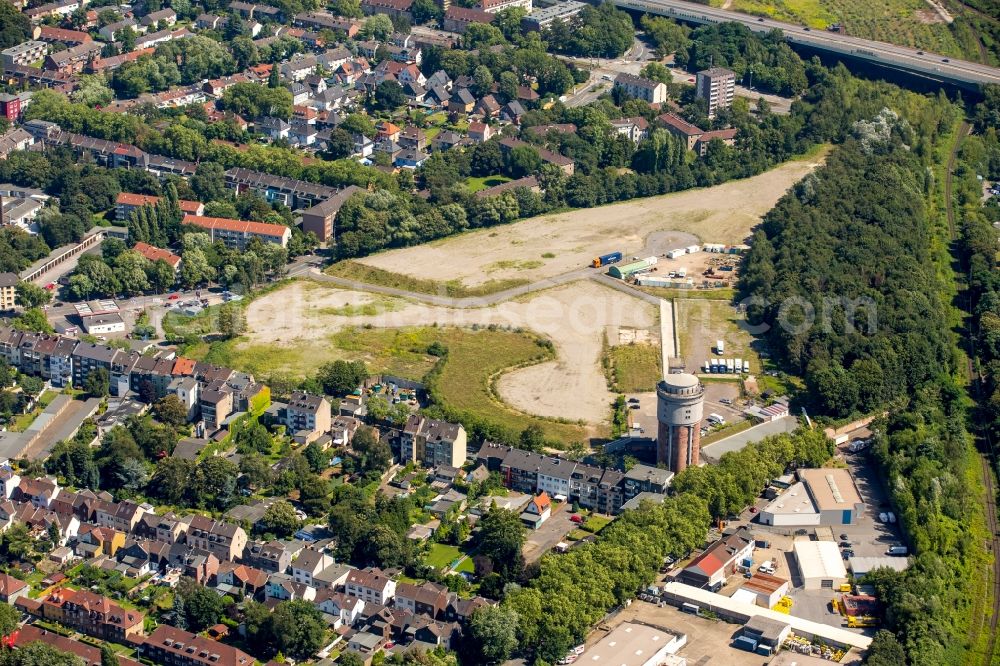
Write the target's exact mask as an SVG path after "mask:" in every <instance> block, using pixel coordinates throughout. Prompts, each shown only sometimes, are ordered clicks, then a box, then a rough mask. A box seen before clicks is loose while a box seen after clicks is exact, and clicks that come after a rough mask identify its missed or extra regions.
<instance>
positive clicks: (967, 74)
mask: <svg viewBox="0 0 1000 666" xmlns="http://www.w3.org/2000/svg"><path fill="white" fill-rule="evenodd" d="M614 4H615V5H617V6H618V7H620V8H622V9H631V10H633V11H641V12H649V13H651V14H659V15H661V16H667V17H670V18H674V19H678V20H682V21H686V22H689V23H699V24H717V23H726V22H735V23H742V24H743V25H745V26H747V27H748V28H750V29H751V30H752V31H754V32H756V33H766V32H770V31H771V30H780V31H781V32H782V33H783V34H784V35H785V39H786V40H787V41H788V42H789V43H791V44H799V45H802V46H807V47H809V48H812V49H816V50H821V51H826V52H829V53H832V54H839V55H848V56H851V57H854V58H858V59H861V60H866V61H868V62H871V63H874V64H877V65H882V66H885V67H889V68H891V69H897V70H903V71H907V72H911V73H915V74H919V75H921V76H927V77H929V78H932V79H934V80H938V81H948V82H952V83H956V84H959V85H964V86H966V87H978V86H981V85H983V84H987V83H993V84H1000V69H998V68H996V67H990V66H988V65H981V64H979V63H974V62H969V61H967V60H959V59H957V58H947V57H945V56H942V55H940V54H936V53H931V52H924V51H921V50H918V49H911V48H907V47H905V46H896V45H895V44H888V43H886V42H877V41H874V40H870V39H861V38H859V37H852V36H850V35H846V34H842V33H837V32H829V31H826V30H811V29H810V28H808V27H805V26H801V25H795V24H792V23H785V22H783V21H775V20H774V19H770V18H766V17H756V16H750V15H748V14H741V13H739V12H734V11H727V10H724V9H715V8H712V7H708V6H707V5H702V4H695V3H692V2H685V1H684V0H614Z"/></svg>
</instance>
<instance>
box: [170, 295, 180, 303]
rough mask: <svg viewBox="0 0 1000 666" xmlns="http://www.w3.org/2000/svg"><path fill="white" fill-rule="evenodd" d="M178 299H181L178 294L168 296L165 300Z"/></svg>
mask: <svg viewBox="0 0 1000 666" xmlns="http://www.w3.org/2000/svg"><path fill="white" fill-rule="evenodd" d="M180 297H181V295H180V294H170V295H169V296H167V300H168V301H176V300H177V299H178V298H180Z"/></svg>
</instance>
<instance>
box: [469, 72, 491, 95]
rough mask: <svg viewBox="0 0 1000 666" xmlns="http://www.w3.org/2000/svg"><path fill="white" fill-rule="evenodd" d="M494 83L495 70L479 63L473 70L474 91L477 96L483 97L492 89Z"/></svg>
mask: <svg viewBox="0 0 1000 666" xmlns="http://www.w3.org/2000/svg"><path fill="white" fill-rule="evenodd" d="M492 85H493V72H491V71H490V68H489V67H486V66H485V65H479V66H478V67H476V69H475V70H473V72H472V92H473V93H474V94H475V95H476V97H482V96H483V95H485V94H486V93H488V92H489V91H490V87H491V86H492Z"/></svg>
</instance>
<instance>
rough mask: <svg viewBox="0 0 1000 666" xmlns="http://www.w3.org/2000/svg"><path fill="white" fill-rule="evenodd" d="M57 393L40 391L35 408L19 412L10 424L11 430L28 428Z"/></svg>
mask: <svg viewBox="0 0 1000 666" xmlns="http://www.w3.org/2000/svg"><path fill="white" fill-rule="evenodd" d="M57 395H59V394H58V393H57V392H56V391H42V394H41V395H40V396H38V400H37V401H36V402H35V408H34V409H32V410H31V411H30V412H28V413H27V414H21V415H19V416H18V417H17V418H15V419H14V423H12V424H11V426H10V431H11V432H24V431H25V430H27V429H28V426H30V425H31V424H32V423H34V422H35V419H37V418H38V415H39V414H41V413H42V410H44V409H45V408H46V407H48V406H49V405H51V404H52V401H53V400H55V399H56V396H57Z"/></svg>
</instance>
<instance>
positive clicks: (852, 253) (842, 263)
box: [678, 84, 996, 665]
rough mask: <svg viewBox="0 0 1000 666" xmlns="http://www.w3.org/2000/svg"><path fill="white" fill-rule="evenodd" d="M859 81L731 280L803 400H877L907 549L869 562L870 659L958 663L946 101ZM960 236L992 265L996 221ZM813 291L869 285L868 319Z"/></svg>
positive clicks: (959, 416)
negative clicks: (833, 132) (874, 599)
mask: <svg viewBox="0 0 1000 666" xmlns="http://www.w3.org/2000/svg"><path fill="white" fill-rule="evenodd" d="M858 92H862V93H863V94H862V95H860V96H858V97H854V98H853V99H852V98H851V97H848V96H842V97H840V99H841V100H842V102H843V103H844V104H847V105H855V106H867V107H868V108H869V109H870V110H871V115H870V116H869V120H866V121H862V122H855V123H853V124H852V127H851V129H850V136H849V138H848V139H847V140H846V141H845V142H844V144H843V145H842V146H839V147H838V148H836V149H835V150H834V152H833V153H832V154H831V155H830V157H829V158H828V160H827V164H826V166H825V167H823V168H822V169H820V170H819V171H818V172H816V174H815V175H814V176H812V177H809V178H806V179H805V180H804V181H803V182H802V183H800V184H799V185H798V186H797V187H796V188H794V190H793V191H792V192H791V193H789V194H788V195H787V196H786V197H785V198H784V199H782V201H781V202H779V204H778V205H777V206H776V207H775V209H774V210H773V211H772V212H771V213H770V214H768V216H767V217H766V218H765V221H764V224H763V228H762V230H761V231H760V232H758V234H757V235H756V236H755V239H754V243H753V249H752V251H751V254H750V257H749V259H748V263H747V266H746V271H745V276H744V280H743V283H742V287H743V290H744V293H745V295H747V296H749V297H751V298H753V299H756V300H757V303H756V304H754V305H752V306H751V308H750V309H751V315H752V316H753V317H754V318H755V320H756V321H763V320H767V323H768V324H769V325H771V326H772V328H771V330H770V331H768V333H767V338H768V341H769V342H770V345H771V348H772V350H773V351H774V352H775V353H776V355H777V356H778V357H779V358H780V360H781V361H782V362H783V363H785V364H786V366H787V367H790V368H792V369H793V370H794V371H795V372H797V373H801V374H802V375H803V376H804V378H805V381H806V385H807V389H808V395H807V399H808V400H810V401H811V402H812V403H813V404H814V413H815V412H817V411H818V412H821V413H827V414H836V415H847V414H851V413H857V412H859V411H868V412H871V411H878V410H883V409H885V410H887V412H888V414H889V416H888V417H886V418H884V419H881V420H879V421H876V422H875V423H874V424H873V427H874V432H875V445H874V447H873V449H872V450H873V455H874V458H875V460H876V461H877V462H878V464H879V469H880V471H881V473H882V474H883V475H884V477H885V484H886V487H887V488H888V489H889V491H890V493H891V499H892V504H893V506H894V510H895V511H896V512H897V514H898V515H899V516H900V519H901V522H902V525H903V527H904V530H905V533H906V535H907V539H908V541H909V545H910V546H911V548H912V551H913V553H914V555H915V557H914V559H913V560H912V563H911V566H910V567H909V568H908V569H907V570H906V571H905V572H903V573H899V574H897V573H894V572H889V571H885V570H880V571H877V572H875V573H874V574H873V575H871V576H870V577H869V579H870V581H871V582H872V583H874V584H875V585H876V587H877V589H878V592H879V596H880V598H881V599H882V600H883V601H884V602H885V604H886V631H884V632H880V633H879V635H878V636H877V640H876V641H875V642H873V644H872V648H871V650H870V651H869V656H868V658H869V663H873V664H880V665H882V664H899V663H910V664H927V665H930V664H960V663H967V657H968V654H967V652H966V651H967V650H968V649H969V647H970V646H969V644H968V642H967V636H968V635H969V628H970V623H971V622H974V621H975V619H974V618H972V617H971V616H972V615H973V614H974V609H975V608H976V607H977V605H976V604H977V595H978V594H979V593H980V592H981V588H980V587H978V583H977V581H978V580H980V577H981V574H982V571H983V568H984V567H985V566H987V565H986V561H987V560H986V553H985V552H984V551H983V549H982V547H981V546H980V543H981V541H982V538H983V534H984V531H983V530H984V526H983V525H984V521H983V516H982V509H981V506H980V505H979V501H980V500H979V493H980V492H981V486H978V484H977V482H976V481H974V480H975V479H978V478H979V471H978V462H977V460H976V458H975V457H974V455H973V450H972V447H971V439H970V436H969V434H968V433H967V431H966V423H967V422H968V414H967V413H966V411H967V405H968V401H967V398H966V396H965V393H964V390H963V388H962V386H961V385H960V383H959V382H958V381H957V380H956V378H955V375H956V373H959V372H960V371H961V366H960V365H959V364H958V363H957V362H956V351H955V342H956V340H955V337H954V335H953V334H952V333H951V331H950V328H951V325H950V323H949V322H950V321H952V318H953V317H954V314H953V313H952V312H951V311H950V305H949V302H948V299H947V296H948V295H949V294H951V293H952V290H953V286H952V285H951V284H950V282H949V277H948V276H949V275H950V273H949V262H950V257H949V256H948V255H947V254H946V253H945V252H943V251H942V250H941V247H942V245H943V243H942V242H941V239H940V238H939V237H938V236H939V235H940V234H941V233H942V232H941V229H942V228H946V227H945V221H944V219H943V217H944V213H943V211H938V210H936V209H934V208H931V207H930V206H929V205H928V204H927V203H926V202H927V201H929V200H932V198H933V197H934V196H935V194H936V189H935V188H936V187H939V186H938V185H936V184H935V183H934V181H933V179H932V178H930V177H929V173H930V168H931V167H932V165H933V164H934V160H935V159H940V157H939V155H940V154H944V151H941V150H940V149H939V144H940V143H942V142H943V141H942V140H943V139H945V138H947V137H948V131H949V130H950V129H951V128H953V127H954V126H955V124H956V121H957V118H958V109H957V107H955V106H953V105H951V104H950V103H949V102H948V101H947V100H945V99H943V98H933V97H920V96H917V95H914V94H902V93H900V92H899V91H897V90H895V89H893V88H891V87H888V86H882V85H877V84H862V87H861V89H860V90H858ZM830 101H831V102H832V101H833V100H832V99H831V100H830ZM824 103H825V102H824ZM818 106H819V105H818ZM885 107H890V108H892V109H894V110H895V111H890V110H889V109H888V108H885ZM880 108H881V110H879V109H880ZM897 111H898V115H897ZM841 118H844V116H843V115H841ZM828 120H836V119H828ZM976 196H977V197H978V194H977V195H976ZM980 231H982V230H980ZM967 237H968V243H969V244H970V245H979V246H980V247H981V248H982V249H984V250H986V254H987V255H988V257H989V259H988V260H985V261H979V260H972V262H971V263H977V264H979V269H981V268H984V267H986V266H989V267H992V265H993V263H994V256H995V254H994V253H995V249H996V237H995V234H993V235H991V237H986V236H983V235H982V234H981V233H969V234H968V236H967ZM987 248H988V249H987ZM979 269H977V270H976V271H975V274H976V276H977V277H976V278H974V283H975V282H976V281H977V278H978V277H979V276H981V275H982V272H981V271H980V270H979ZM825 295H827V296H829V295H832V296H835V297H836V300H837V301H840V299H842V298H846V299H861V298H866V299H870V303H872V304H873V308H872V309H873V311H874V313H875V314H876V315H877V319H876V320H875V322H872V324H873V325H870V323H869V321H868V319H867V315H868V312H865V311H864V308H862V309H861V311H859V312H857V313H856V316H857V318H858V320H859V321H855V326H854V327H851V326H849V325H848V324H847V317H846V316H845V314H844V311H843V309H841V310H840V311H839V312H838V311H832V312H830V313H829V315H828V316H827V317H822V316H821V312H822V311H821V310H820V306H821V305H822V298H823V297H824V296H825ZM786 298H795V299H798V301H799V304H811V305H812V306H813V307H815V308H816V312H817V318H816V321H815V323H813V324H812V325H808V326H799V325H798V324H800V323H801V318H800V314H801V312H802V311H803V310H802V308H801V307H799V309H798V311H797V312H798V313H799V314H798V315H797V314H795V313H791V312H786V313H785V314H786V319H785V324H784V325H781V324H780V323H779V317H780V315H779V311H778V308H779V307H780V305H781V303H782V301H783V299H786ZM751 302H753V301H751ZM678 482H679V483H681V484H683V483H686V480H683V479H679V480H678Z"/></svg>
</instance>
